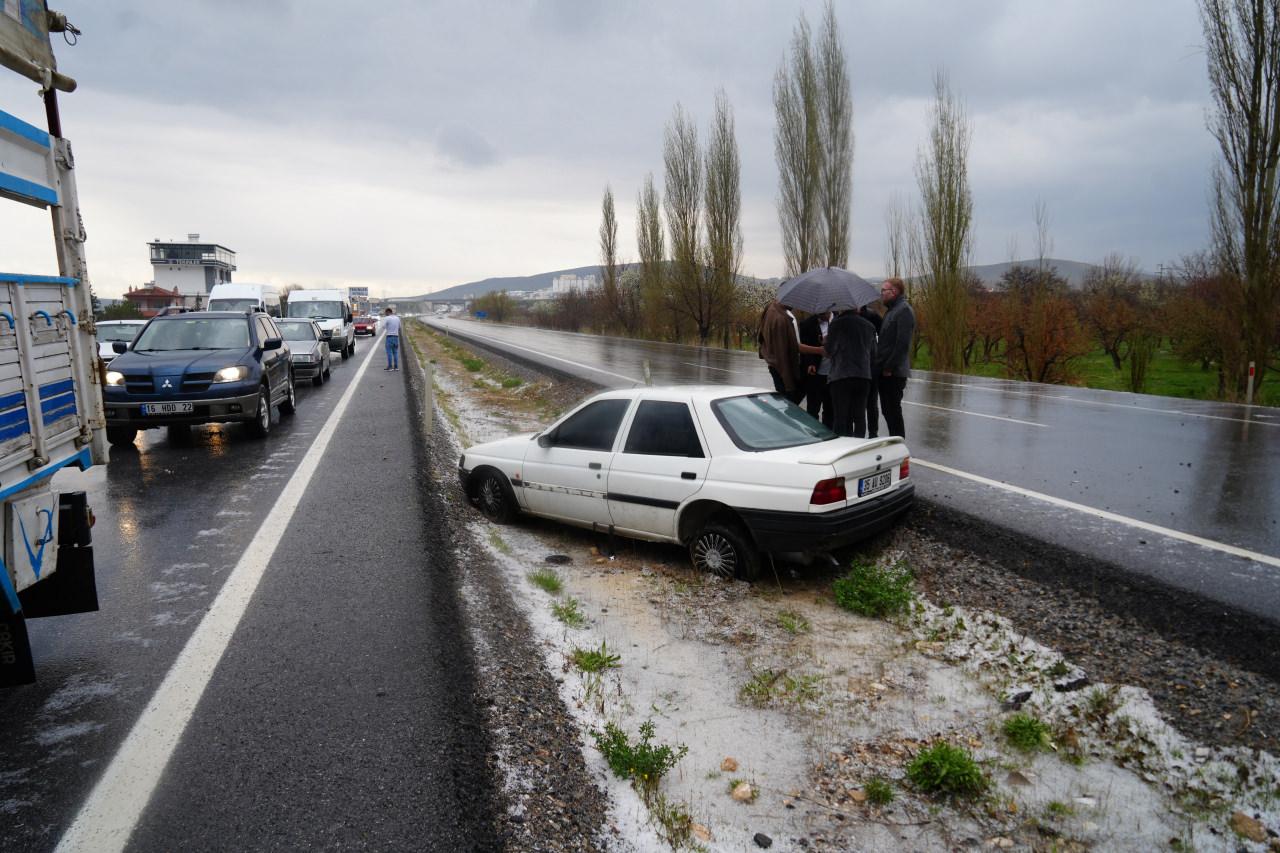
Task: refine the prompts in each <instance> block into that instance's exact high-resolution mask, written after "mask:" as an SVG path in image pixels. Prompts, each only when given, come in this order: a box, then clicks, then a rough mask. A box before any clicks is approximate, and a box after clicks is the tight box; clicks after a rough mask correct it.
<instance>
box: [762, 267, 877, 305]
mask: <svg viewBox="0 0 1280 853" xmlns="http://www.w3.org/2000/svg"><path fill="white" fill-rule="evenodd" d="M879 298H880V291H879V289H878V288H877V287H876V286H875V285H874V284H872V283H871V282H869V281H867V280H866V279H865V278H863V277H862V276H860V275H858V274H857V273H852V272H849V271H848V270H846V269H841V268H840V267H818V268H817V269H812V270H809V271H808V272H806V273H801V274H800V275H798V276H796V277H795V278H793V279H789V280H788V281H785V282H783V284H782V286H781V287H779V288H778V301H779V302H781V303H782V304H783V305H786V306H787V307H788V308H797V309H799V310H801V311H805V312H807V313H809V314H820V313H822V312H823V311H843V310H845V309H846V308H861V307H862V306H863V305H869V304H870V303H872V302H875V301H876V300H877V299H879Z"/></svg>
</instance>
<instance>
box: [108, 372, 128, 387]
mask: <svg viewBox="0 0 1280 853" xmlns="http://www.w3.org/2000/svg"><path fill="white" fill-rule="evenodd" d="M107 384H108V385H114V386H120V385H123V384H124V374H123V373H121V372H120V371H118V370H108V371H107Z"/></svg>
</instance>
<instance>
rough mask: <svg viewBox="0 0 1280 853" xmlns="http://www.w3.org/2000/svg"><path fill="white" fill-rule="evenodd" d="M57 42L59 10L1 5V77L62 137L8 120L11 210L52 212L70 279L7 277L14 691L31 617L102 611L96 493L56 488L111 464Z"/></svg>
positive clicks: (3, 302)
mask: <svg viewBox="0 0 1280 853" xmlns="http://www.w3.org/2000/svg"><path fill="white" fill-rule="evenodd" d="M51 31H52V32H62V33H74V32H75V28H74V27H72V26H71V25H70V24H68V23H67V21H66V19H65V17H63V16H62V15H60V14H58V13H56V12H50V11H49V10H48V7H47V5H46V3H45V0H6V2H5V3H4V4H3V6H2V7H0V66H3V67H4V68H5V69H8V70H9V71H11V72H14V73H17V74H21V75H22V76H24V77H26V78H28V79H29V80H31V81H33V83H35V84H36V85H37V86H38V87H39V91H38V93H39V94H40V95H41V96H42V97H43V99H44V107H45V119H46V123H47V125H48V126H47V127H45V128H41V127H37V126H35V125H33V124H29V123H27V122H25V121H23V120H21V119H19V118H17V117H16V116H14V115H11V114H9V113H8V112H4V111H3V110H0V203H3V204H10V203H17V204H24V205H30V206H33V207H37V208H43V209H45V210H48V211H49V213H50V220H51V224H52V230H53V249H54V252H55V254H56V257H57V275H51V274H41V273H51V272H53V270H52V269H50V270H47V271H45V270H42V271H35V272H0V504H2V506H0V517H2V518H3V525H4V530H3V554H2V556H0V559H2V560H3V565H0V686H12V685H17V684H24V683H29V682H31V681H34V680H35V666H34V662H33V660H32V654H31V646H30V643H29V642H28V634H27V625H26V622H27V620H28V619H33V618H37V617H49V616H64V615H68V614H73V613H84V612H88V611H93V610H97V609H98V599H97V587H96V584H95V581H94V565H93V543H92V536H91V528H92V523H93V514H92V511H91V509H90V507H89V506H88V502H87V501H86V498H85V494H84V493H83V492H67V493H58V492H57V491H55V489H54V486H53V476H54V474H56V473H57V472H58V471H60V470H62V469H64V468H67V467H75V468H79V469H82V470H83V469H87V468H89V467H91V466H93V465H102V464H106V462H107V443H106V436H105V422H104V419H103V413H102V384H101V383H102V371H101V368H100V366H99V361H98V348H97V343H96V341H95V338H94V325H93V307H92V297H91V295H90V290H89V276H88V272H87V270H86V268H85V258H84V240H85V232H84V225H83V222H82V220H81V217H80V210H79V204H78V200H77V196H76V183H75V159H74V157H73V156H72V152H71V143H69V142H68V141H67V140H66V139H64V138H63V137H62V128H61V119H60V116H59V113H58V99H57V93H58V92H59V91H62V92H71V91H73V90H74V89H75V85H76V84H75V81H74V80H72V79H71V78H69V77H67V76H65V75H63V74H60V73H59V72H58V71H57V68H56V64H55V62H54V58H53V51H52V48H51V46H50V40H49V33H50V32H51ZM6 266H7V265H6V264H5V259H4V257H3V256H0V269H4V268H6Z"/></svg>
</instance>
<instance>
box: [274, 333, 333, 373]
mask: <svg viewBox="0 0 1280 853" xmlns="http://www.w3.org/2000/svg"><path fill="white" fill-rule="evenodd" d="M276 325H277V326H279V327H280V334H282V335H284V339H285V341H287V342H288V344H289V351H290V352H291V353H292V361H293V381H294V383H295V384H296V383H298V382H301V381H302V380H304V379H310V380H311V384H312V385H323V384H324V383H325V382H327V381H328V380H329V366H330V356H329V343H328V341H325V340H324V339H323V338H322V336H321V332H320V327H319V326H317V325H316V323H315V321H314V320H289V319H277V320H276Z"/></svg>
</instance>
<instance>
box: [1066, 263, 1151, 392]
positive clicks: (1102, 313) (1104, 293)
mask: <svg viewBox="0 0 1280 853" xmlns="http://www.w3.org/2000/svg"><path fill="white" fill-rule="evenodd" d="M1081 307H1082V311H1081V315H1082V319H1083V320H1084V323H1085V326H1086V327H1087V328H1088V330H1089V332H1090V334H1092V336H1093V339H1094V340H1095V341H1097V342H1098V344H1099V345H1101V347H1102V350H1103V352H1105V353H1106V354H1107V355H1109V356H1110V357H1111V364H1112V366H1113V367H1115V369H1116V370H1117V371H1119V370H1123V369H1124V363H1125V361H1126V360H1127V359H1128V357H1129V355H1130V352H1131V351H1132V350H1133V348H1134V346H1135V345H1137V344H1139V343H1141V344H1142V345H1144V346H1145V344H1146V341H1147V338H1148V337H1149V336H1146V335H1144V334H1143V332H1145V331H1146V330H1147V329H1148V327H1149V325H1150V324H1149V319H1148V314H1149V313H1150V312H1149V311H1148V310H1147V308H1148V306H1145V305H1144V304H1143V301H1142V281H1141V275H1140V273H1139V272H1138V264H1137V262H1136V261H1133V260H1125V259H1124V258H1123V257H1121V256H1120V255H1108V256H1107V258H1106V259H1105V260H1104V261H1103V262H1102V265H1101V266H1095V267H1093V268H1092V269H1090V270H1089V272H1088V273H1087V274H1086V275H1085V279H1084V294H1083V296H1082V306H1081Z"/></svg>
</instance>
